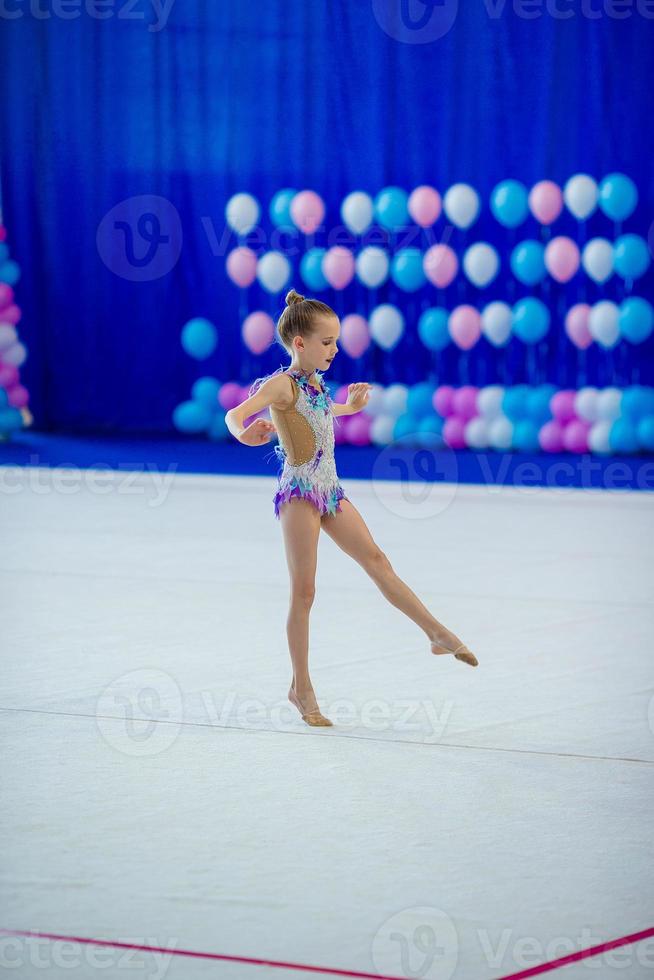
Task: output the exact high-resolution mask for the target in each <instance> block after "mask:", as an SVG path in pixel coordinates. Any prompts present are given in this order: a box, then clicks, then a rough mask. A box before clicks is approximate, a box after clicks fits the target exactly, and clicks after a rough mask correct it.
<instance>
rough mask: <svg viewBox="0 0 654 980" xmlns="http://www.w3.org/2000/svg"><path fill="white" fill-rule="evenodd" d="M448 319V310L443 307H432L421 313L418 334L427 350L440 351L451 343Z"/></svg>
mask: <svg viewBox="0 0 654 980" xmlns="http://www.w3.org/2000/svg"><path fill="white" fill-rule="evenodd" d="M447 321H448V314H447V310H444V309H442V307H431V308H430V309H427V310H425V311H424V313H422V314H421V316H420V319H419V320H418V336H419V337H420V339H421V341H422V342H423V344H424V345H425V347H426V348H427V350H431V351H440V350H443V349H444V348H445V347H447V345H448V344H449V343H450V332H449V330H448V329H447Z"/></svg>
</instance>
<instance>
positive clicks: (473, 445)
mask: <svg viewBox="0 0 654 980" xmlns="http://www.w3.org/2000/svg"><path fill="white" fill-rule="evenodd" d="M463 437H464V439H465V441H466V446H468V447H469V448H470V449H486V448H487V446H488V422H487V421H486V419H482V418H473V419H470V421H468V422H466V424H465V426H464V429H463Z"/></svg>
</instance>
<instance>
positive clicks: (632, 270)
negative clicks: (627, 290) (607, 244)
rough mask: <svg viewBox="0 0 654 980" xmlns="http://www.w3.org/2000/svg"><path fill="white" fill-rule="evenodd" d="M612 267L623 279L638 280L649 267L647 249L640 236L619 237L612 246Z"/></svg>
mask: <svg viewBox="0 0 654 980" xmlns="http://www.w3.org/2000/svg"><path fill="white" fill-rule="evenodd" d="M613 266H614V268H615V271H616V272H617V273H618V275H619V276H622V278H623V279H638V278H639V276H642V275H643V273H644V272H646V271H647V269H648V267H649V249H648V248H647V242H646V241H645V239H644V238H641V236H640V235H620V237H619V238H618V239H617V241H616V242H615V244H614V246H613Z"/></svg>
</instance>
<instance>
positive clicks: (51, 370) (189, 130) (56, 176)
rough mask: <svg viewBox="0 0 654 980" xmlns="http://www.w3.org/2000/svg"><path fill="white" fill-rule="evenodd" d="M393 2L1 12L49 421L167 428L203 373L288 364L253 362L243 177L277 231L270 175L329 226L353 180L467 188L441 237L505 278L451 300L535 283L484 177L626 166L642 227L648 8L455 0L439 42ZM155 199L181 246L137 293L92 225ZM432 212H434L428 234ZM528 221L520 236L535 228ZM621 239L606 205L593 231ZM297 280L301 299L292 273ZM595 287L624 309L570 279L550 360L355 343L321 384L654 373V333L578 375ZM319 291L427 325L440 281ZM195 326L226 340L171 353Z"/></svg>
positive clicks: (7, 196)
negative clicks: (568, 332) (234, 208)
mask: <svg viewBox="0 0 654 980" xmlns="http://www.w3.org/2000/svg"><path fill="white" fill-rule="evenodd" d="M392 2H393V0H388V3H387V4H386V6H390V5H392ZM397 2H398V3H399V2H400V0H397ZM413 2H414V5H415V3H417V0H413ZM379 6H380V2H377V0H375V3H374V4H373V3H372V2H370V0H329V2H325V0H258V2H255V3H247V2H242V0H219V2H214V3H212V2H209V0H176V2H174V3H173V5H172V7H171V8H170V11H169V17H168V19H167V21H166V22H165V23H164V24H161V23H158V22H157V16H156V14H155V13H154V8H153V6H152V5H151V4H150V3H148V4H147V5H146V3H145V0H139V2H138V3H136V4H130V5H126V4H125V3H124V0H117V2H116V4H115V5H114V6H113V7H112V6H107V5H105V6H104V7H102V8H98V9H102V10H103V11H104V12H105V13H106V14H107V16H106V19H98V18H97V17H95V16H91V15H90V14H89V13H88V11H87V10H86V9H85V6H84V4H83V3H81V4H80V6H79V8H78V9H77V14H78V16H72V15H73V14H74V13H75V7H74V6H73V5H71V4H70V3H69V4H67V5H61V6H60V7H59V8H56V7H54V6H53V5H50V4H49V2H48V0H41V3H40V6H37V5H36V4H32V5H30V4H29V3H27V2H21V0H7V2H6V3H5V8H6V10H7V11H10V12H11V13H12V16H11V17H8V16H6V15H5V16H3V22H2V31H0V63H1V64H2V71H1V73H0V77H1V79H2V81H1V83H0V84H1V85H2V89H1V99H0V114H1V119H0V126H1V128H0V149H1V153H2V162H1V165H2V171H1V178H2V202H3V211H4V220H5V224H6V225H7V227H8V232H9V243H10V245H11V248H12V254H13V257H15V258H16V259H17V260H18V261H19V262H20V264H21V266H22V270H23V276H22V279H21V281H20V283H19V284H18V286H17V300H18V302H19V304H20V305H21V307H22V309H23V311H24V317H23V320H22V322H21V324H20V333H21V337H22V338H23V339H24V340H25V342H26V344H27V345H28V347H29V351H30V355H29V360H28V362H27V363H26V365H25V368H24V372H23V373H24V376H25V381H26V384H27V385H28V387H29V388H30V389H31V392H32V408H33V412H34V414H35V416H36V419H37V422H38V423H40V424H41V425H42V426H43V427H45V428H51V429H61V430H71V431H89V432H91V431H94V430H107V431H109V430H115V431H122V432H139V431H140V432H148V431H149V432H159V431H166V430H170V429H171V413H172V410H173V408H174V407H175V405H177V404H178V403H179V402H180V401H182V400H184V399H185V398H187V397H189V392H190V387H191V384H192V382H193V380H194V379H195V378H197V377H199V376H201V375H204V374H209V375H213V376H216V377H218V378H219V380H221V381H224V380H228V379H235V380H239V381H241V382H243V383H244V382H246V381H248V380H250V379H252V378H254V377H256V376H257V375H259V374H262V373H264V371H267V370H272V369H274V368H275V367H277V366H278V365H279V363H281V362H284V361H285V360H286V358H285V355H284V352H283V351H282V350H281V348H280V347H278V346H277V347H274V348H273V349H272V350H271V351H269V352H267V354H266V355H264V356H262V357H260V358H254V357H252V356H251V355H247V354H245V353H244V352H245V348H244V346H243V343H242V341H241V338H240V323H241V319H242V314H243V311H244V308H245V306H244V301H243V297H240V296H239V292H238V290H237V289H236V288H235V287H234V286H233V285H232V284H231V282H230V281H229V280H228V278H227V276H226V273H225V255H226V253H227V251H228V250H229V248H231V247H234V246H235V245H236V244H237V242H236V240H235V239H234V238H233V237H232V238H231V239H230V240H229V242H227V243H226V239H225V234H224V231H225V224H224V206H225V202H226V200H227V199H228V198H229V197H230V195H232V194H234V193H235V192H237V191H241V190H247V191H250V192H251V193H253V194H255V195H256V196H257V197H258V198H259V199H260V201H261V202H262V205H263V208H264V229H265V233H266V236H265V241H266V243H267V244H269V238H268V235H269V231H270V222H269V220H268V216H267V206H268V203H269V201H270V199H271V197H272V195H273V194H274V192H275V191H276V190H278V189H279V188H281V187H286V186H290V187H295V188H298V189H301V188H307V187H308V188H313V189H315V190H316V191H318V192H319V193H320V194H321V195H322V196H323V197H324V198H325V200H326V201H327V203H328V224H335V223H338V221H339V214H338V207H339V203H340V201H341V199H342V198H343V197H344V195H345V194H346V193H348V192H349V191H350V190H353V189H363V190H367V191H368V192H370V193H372V194H374V193H376V192H377V191H378V190H379V189H381V188H382V187H383V186H385V185H387V184H398V185H400V186H403V187H405V188H407V189H411V188H413V187H415V186H417V185H418V184H421V183H432V184H434V185H435V186H436V187H437V188H438V189H440V190H441V191H443V190H445V189H446V188H447V186H448V185H450V184H451V183H453V182H456V181H461V180H463V181H468V182H470V183H472V184H473V185H474V186H476V187H477V188H478V189H479V191H480V193H481V194H482V197H483V199H484V201H485V207H484V213H483V214H482V217H481V219H480V221H479V223H478V224H477V225H476V226H475V227H474V228H473V229H472V230H471V231H470V232H469V233H468V234H467V235H463V234H458V235H455V236H454V237H453V240H452V243H453V244H454V245H455V247H456V248H457V251H460V250H461V249H462V248H463V247H464V246H465V245H466V244H470V243H472V242H473V241H475V240H480V239H481V240H483V239H485V240H488V241H490V242H491V243H493V244H495V245H496V246H497V247H498V248H499V249H500V251H501V253H502V259H503V271H502V273H501V275H500V278H499V279H498V281H497V282H496V283H494V284H493V286H492V287H491V288H489V289H488V290H485V291H484V292H483V293H479V292H478V291H476V290H474V289H471V288H470V287H469V286H467V285H465V284H462V285H458V286H454V287H452V288H451V289H450V290H448V291H446V293H445V295H444V296H443V297H442V301H443V302H444V303H446V304H447V305H448V306H449V307H452V306H454V305H456V304H457V303H459V302H473V303H476V304H479V305H483V303H484V302H486V301H488V300H490V299H493V298H507V299H509V300H511V299H515V298H517V296H519V295H523V294H525V293H527V292H528V290H525V289H524V288H514V289H513V293H512V294H511V293H510V288H509V283H508V281H507V280H508V276H507V268H508V266H507V258H508V256H507V247H508V244H509V243H510V242H516V241H518V240H520V238H521V237H525V235H524V234H523V232H522V230H521V229H517V230H516V231H515V232H513V233H510V232H506V231H505V230H503V229H501V228H499V227H498V225H497V223H496V222H495V221H494V220H492V219H491V217H490V215H489V213H488V207H487V201H488V195H489V192H490V190H491V188H492V187H493V186H494V184H495V183H496V182H497V181H499V180H501V179H503V178H505V177H509V176H510V177H516V178H518V179H520V180H523V181H524V182H525V183H526V184H527V185H531V184H533V183H534V182H536V181H537V180H539V179H542V178H550V179H552V180H555V181H557V182H559V183H563V182H565V180H566V179H567V178H568V177H569V176H570V175H572V174H573V173H575V172H577V171H586V172H589V173H591V174H592V175H594V176H595V177H596V178H598V179H599V178H601V177H602V176H603V175H604V174H606V173H609V172H611V171H613V170H622V171H624V172H626V173H628V174H630V175H631V176H632V177H633V178H634V180H635V181H636V182H637V184H638V186H639V189H640V192H641V200H640V203H639V206H638V209H637V211H636V213H635V214H634V216H633V217H632V218H631V219H629V220H628V221H627V222H626V223H625V228H624V230H634V231H637V232H638V233H640V234H642V235H644V236H645V237H647V235H648V232H650V223H651V221H652V217H654V211H653V207H652V205H653V203H654V192H653V171H652V160H653V159H654V127H653V126H652V125H651V105H650V103H651V97H650V93H651V88H652V81H653V73H652V61H653V51H654V46H653V45H652V33H653V31H654V22H653V21H652V20H647V19H645V17H644V15H643V14H642V13H639V12H638V8H637V5H636V4H635V3H634V4H633V6H632V7H627V6H625V5H619V6H616V8H615V9H616V10H620V11H622V12H624V11H627V12H628V16H625V17H624V18H622V19H618V18H617V17H616V16H612V15H611V10H612V7H611V5H610V4H609V3H608V0H607V2H606V3H602V0H594V2H593V3H591V2H590V0H588V2H587V3H586V4H585V5H584V6H583V8H582V4H581V3H572V2H571V3H564V2H563V0H559V2H558V3H557V4H554V3H549V4H547V5H545V4H543V5H542V6H541V7H538V5H535V4H525V5H523V6H522V7H521V6H520V5H518V4H517V3H515V4H510V3H508V2H506V3H499V2H494V3H491V2H487V3H484V2H481V0H480V2H477V0H471V2H468V0H466V2H465V4H464V3H463V2H462V3H461V4H460V9H459V10H458V11H456V8H455V7H452V6H451V5H450V7H449V9H450V12H453V13H454V18H453V23H452V26H451V27H450V28H449V30H446V31H445V33H444V36H443V37H441V38H439V39H438V40H436V41H433V42H431V43H425V44H418V43H402V42H400V41H397V40H395V39H394V38H392V37H391V36H389V34H388V33H386V32H385V31H384V29H382V27H381V26H380V24H379V22H378V20H377V18H376V16H375V8H379ZM381 6H384V4H381ZM419 6H420V5H419ZM437 6H439V5H437ZM440 6H442V4H441V5H440ZM446 6H447V3H446ZM548 9H549V10H550V11H558V14H556V15H555V14H553V13H548V12H547V10H548ZM520 10H523V14H522V15H521V14H520V12H519V11H520ZM35 11H37V12H38V15H37V13H36V12H35ZM62 11H67V12H68V14H69V15H70V19H67V18H64V17H63V16H62V15H61V14H62ZM524 11H529V12H530V13H531V14H533V13H534V12H535V13H536V14H538V16H535V17H533V16H528V17H527V16H524ZM584 11H585V13H584ZM593 11H594V13H595V14H596V16H594V15H593V16H591V15H590V14H591V13H592V12H593ZM564 13H566V16H563V14H564ZM567 13H569V16H567ZM48 14H49V16H48ZM142 194H154V195H161V196H163V197H165V198H166V199H167V200H169V201H170V202H172V204H173V205H174V207H175V208H176V210H177V212H178V213H179V216H180V220H181V228H182V234H183V242H182V247H181V253H180V257H179V260H178V261H177V263H176V264H175V266H174V268H173V269H172V270H171V271H170V272H169V273H167V274H166V275H163V276H162V277H161V278H158V279H156V280H154V281H150V282H141V283H139V282H130V281H128V280H126V279H125V278H122V277H120V276H118V275H116V274H115V273H114V272H112V271H110V270H109V269H108V268H107V266H106V265H105V263H104V262H103V261H102V260H101V258H100V255H99V252H98V247H97V245H96V235H97V231H98V227H99V226H100V223H101V221H102V219H103V217H104V215H105V214H106V213H107V212H109V211H110V210H111V209H112V208H113V207H114V206H115V205H116V204H118V203H119V202H121V201H123V200H124V199H126V198H129V197H130V196H133V195H142ZM441 226H442V219H441V225H440V226H437V231H438V227H441ZM525 227H526V226H525ZM211 229H213V233H214V234H215V238H216V241H217V247H215V248H212V246H211V243H210V238H211V234H209V235H208V231H210V230H211ZM559 229H560V230H561V231H562V232H563V233H571V234H575V235H576V227H575V225H574V223H573V222H572V221H571V220H570V218H569V216H568V217H567V218H562V219H561V221H560V222H558V223H557V225H556V226H555V232H554V233H558V231H559ZM535 230H536V229H535V227H531V226H530V228H529V235H530V236H531V235H532V234H533V232H534V231H535ZM613 232H614V229H613V227H612V225H611V223H610V222H608V220H607V219H605V218H602V217H601V216H600V217H597V218H593V219H591V221H589V222H588V226H587V228H586V229H585V232H584V233H585V236H586V238H588V237H592V236H593V235H595V234H602V235H606V236H607V237H613ZM525 234H526V233H525ZM650 239H651V234H650ZM214 244H215V243H214ZM418 244H420V243H419V242H418ZM425 247H426V246H425ZM214 253H217V254H214ZM299 258H300V256H297V255H296V256H294V257H293V262H294V268H295V269H296V270H297V268H298V266H299ZM292 284H293V285H295V286H296V287H297V288H299V289H300V290H301V291H303V292H308V290H306V288H305V287H304V285H303V283H302V282H301V280H300V278H299V275H296V276H295V277H294V281H293V283H292ZM651 286H652V275H651V273H650V274H648V276H647V277H646V278H645V280H641V281H639V282H637V283H636V284H635V287H634V289H633V292H634V293H636V294H640V295H647V294H648V293H651ZM601 295H607V296H609V297H610V298H620V297H621V295H622V292H621V284H620V282H612V283H610V284H609V285H608V286H607V287H606V288H605V289H604V290H600V289H598V288H597V287H593V286H592V284H590V283H588V281H587V279H586V277H585V276H579V277H577V278H576V279H575V280H574V282H573V283H572V284H571V285H570V287H569V288H568V289H566V290H565V301H563V300H562V301H561V303H559V304H558V306H557V304H556V303H554V304H553V307H552V312H553V321H554V322H553V333H552V338H551V341H550V343H549V345H546V346H547V349H545V347H543V348H542V349H541V350H539V351H538V352H535V354H537V359H538V366H537V368H534V366H533V365H531V366H530V364H529V361H528V357H527V356H526V353H525V351H524V348H522V347H521V346H520V345H519V344H518V343H517V342H516V343H515V349H513V350H512V352H511V353H510V355H505V356H504V359H502V358H501V357H500V356H499V355H498V353H497V352H496V351H495V350H493V349H492V348H491V347H490V346H489V345H488V344H487V343H486V341H483V342H481V343H480V344H479V346H478V347H477V348H476V349H475V350H473V351H472V352H471V353H470V354H469V355H463V356H462V355H460V354H458V353H457V352H456V351H454V350H448V351H446V352H445V354H444V355H443V356H442V358H441V359H440V361H439V362H438V363H436V364H434V362H433V361H432V359H431V356H428V355H427V354H426V352H424V351H423V350H422V348H421V345H420V344H419V342H417V341H414V342H411V341H410V340H407V342H406V344H404V343H403V345H402V346H401V347H398V349H397V351H396V352H395V353H394V354H393V355H391V356H390V357H387V358H380V357H379V356H378V355H377V354H375V355H374V356H373V355H371V356H370V358H369V359H368V360H365V361H364V362H362V364H360V365H353V364H351V363H350V362H349V360H348V358H347V356H346V355H345V354H344V353H341V355H340V358H339V359H337V364H336V365H335V367H334V370H333V372H331V373H330V378H331V379H333V380H334V381H337V382H340V381H346V380H347V381H352V380H360V378H359V375H360V374H363V375H364V376H365V377H366V378H368V379H370V380H374V378H375V376H377V377H378V378H379V380H382V381H384V382H388V381H390V380H391V379H395V380H399V381H405V382H408V383H411V382H414V381H417V380H419V379H421V378H424V377H427V376H429V375H430V374H431V373H432V372H433V370H434V368H437V371H438V375H437V376H438V378H439V379H440V380H444V381H446V382H450V383H454V384H459V383H462V382H465V381H470V382H471V383H479V384H485V383H491V382H493V381H516V382H517V381H523V380H527V379H532V380H549V381H554V382H556V383H558V384H561V385H573V386H577V384H578V383H579V382H580V380H581V382H582V383H583V381H586V382H588V383H598V384H606V383H609V382H610V381H618V382H619V383H623V384H624V383H628V382H629V381H631V380H640V381H641V382H643V383H652V380H653V377H654V370H653V367H652V349H653V348H652V343H651V341H650V342H648V343H647V344H646V345H644V346H643V347H641V348H638V349H634V348H632V347H627V346H626V345H621V349H620V350H615V351H613V352H612V353H610V354H607V353H605V352H602V351H597V350H591V351H589V352H588V355H587V358H586V359H585V362H584V364H583V366H581V365H580V363H579V360H578V356H577V354H576V352H575V351H574V350H573V349H572V348H571V345H570V344H569V342H568V341H567V340H566V338H565V336H564V334H563V328H562V323H561V313H562V310H563V309H564V308H566V307H567V306H569V305H571V304H572V303H573V302H575V301H576V300H577V299H586V300H587V301H589V302H593V301H594V300H595V299H597V298H599V297H600V296H601ZM322 298H324V299H325V300H326V301H327V302H330V303H332V305H335V306H336V308H337V310H338V312H339V313H345V312H350V311H352V312H354V311H357V310H360V311H361V312H364V313H367V312H368V311H369V308H370V302H371V299H374V300H375V301H376V302H381V301H390V302H397V303H399V304H400V305H401V306H402V308H403V309H404V311H405V313H406V315H407V321H408V329H409V331H410V332H411V333H412V334H415V320H416V317H417V315H418V313H419V312H420V309H422V307H423V306H424V305H426V304H427V303H429V302H433V300H434V293H433V291H432V292H431V293H430V292H429V291H427V290H425V291H423V292H422V293H420V294H418V295H414V296H412V297H410V298H408V299H407V298H406V297H403V296H402V294H401V293H400V292H399V290H397V289H395V288H394V287H392V286H390V287H387V288H384V289H381V290H379V292H378V294H377V295H376V296H375V297H372V298H371V297H370V296H369V294H368V293H367V292H366V291H365V290H363V289H361V288H360V287H357V286H355V285H353V286H352V287H350V288H348V290H347V291H346V292H345V294H343V295H342V296H341V297H340V298H338V300H337V299H336V298H335V296H334V294H333V293H331V292H326V293H325V294H323V296H322ZM337 304H338V305H337ZM282 305H283V296H280V297H270V296H268V295H266V294H265V293H263V292H262V291H261V290H260V289H259V287H258V286H255V287H253V288H252V289H251V290H250V292H249V295H248V299H247V309H248V310H254V309H265V310H267V311H268V312H270V313H271V314H272V315H273V317H274V318H276V317H277V316H278V314H279V313H280V312H281V309H282ZM192 316H206V317H208V318H209V319H211V320H213V321H214V322H215V323H216V325H217V327H218V331H219V343H218V348H217V350H216V352H215V354H213V355H212V356H211V358H210V359H209V360H208V361H206V362H202V363H198V362H197V361H193V360H191V359H190V358H189V357H188V356H187V355H186V354H185V353H184V352H183V351H182V348H181V346H180V331H181V327H182V325H183V323H184V322H185V321H186V320H187V319H189V318H190V317H192ZM594 346H595V345H594ZM382 361H383V363H382ZM534 371H535V374H534ZM580 371H582V372H583V373H581V374H580ZM432 376H433V375H432ZM361 380H362V378H361Z"/></svg>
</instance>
